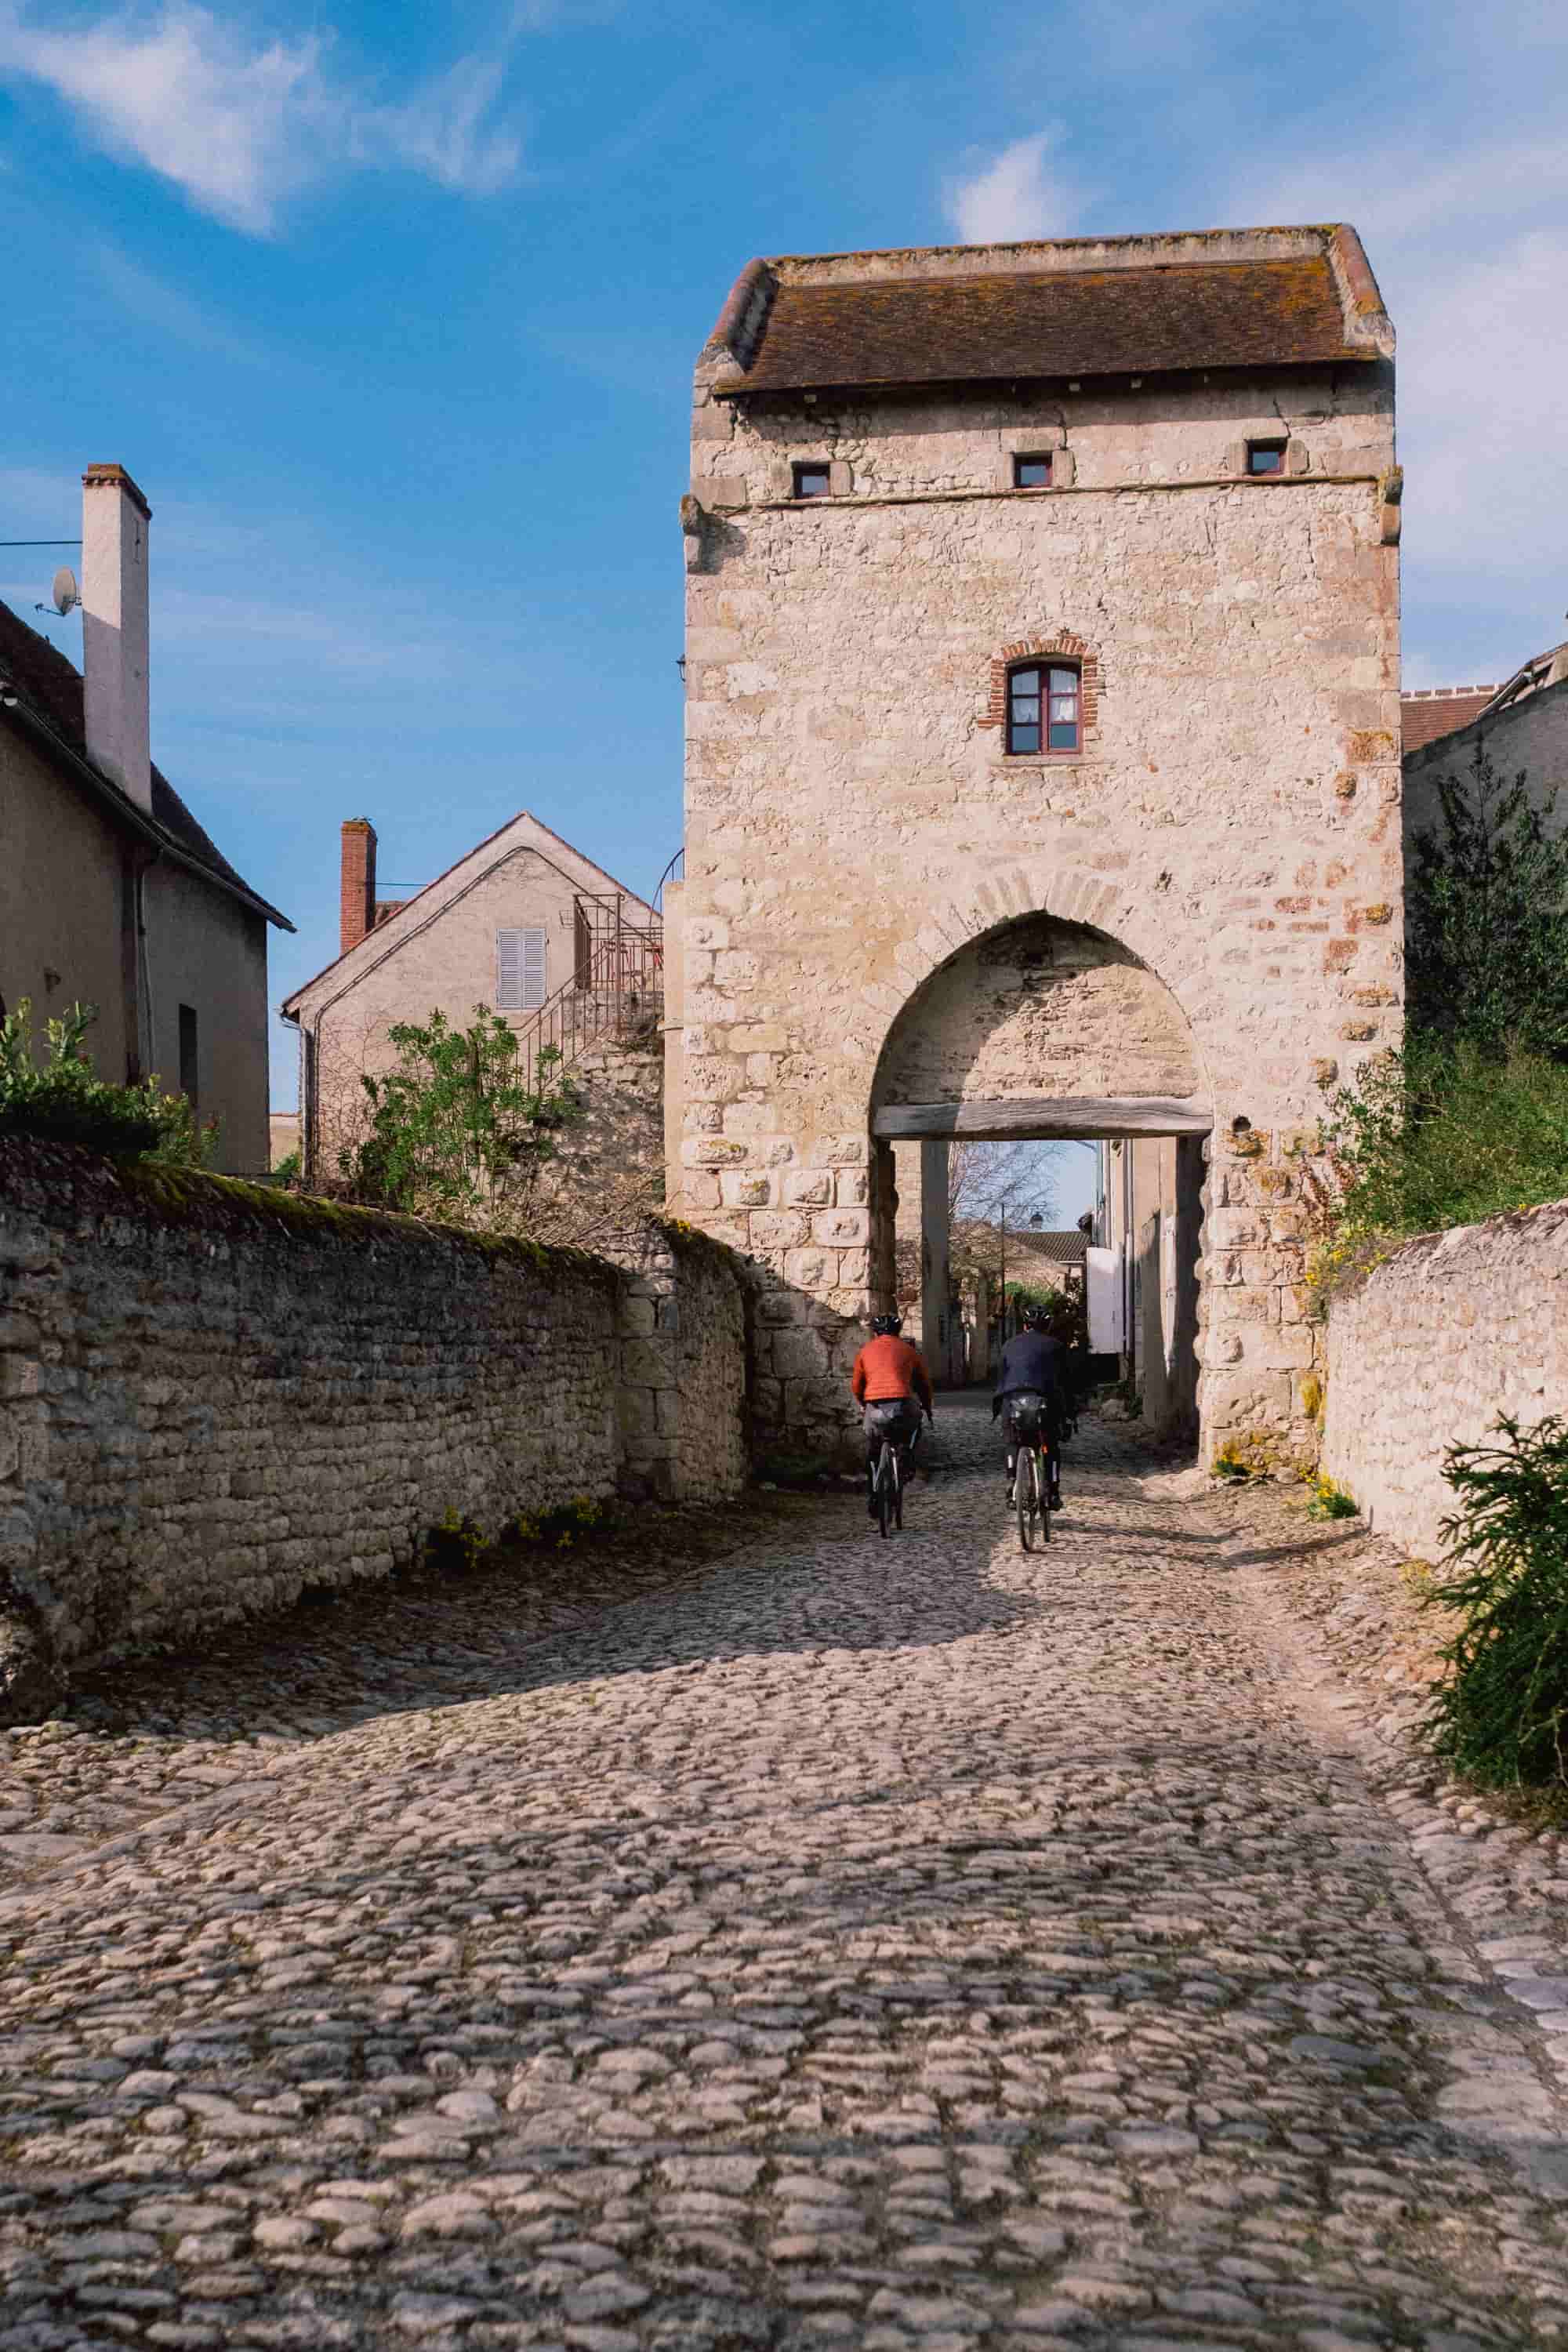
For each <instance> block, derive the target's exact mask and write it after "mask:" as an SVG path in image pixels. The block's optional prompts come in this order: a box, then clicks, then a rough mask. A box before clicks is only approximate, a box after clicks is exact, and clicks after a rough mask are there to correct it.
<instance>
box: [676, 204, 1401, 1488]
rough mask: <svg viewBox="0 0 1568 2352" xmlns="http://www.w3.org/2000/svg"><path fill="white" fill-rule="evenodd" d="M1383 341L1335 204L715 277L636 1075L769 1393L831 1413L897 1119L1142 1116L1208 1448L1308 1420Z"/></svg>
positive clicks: (1385, 541) (1376, 509)
mask: <svg viewBox="0 0 1568 2352" xmlns="http://www.w3.org/2000/svg"><path fill="white" fill-rule="evenodd" d="M1393 353H1394V335H1393V330H1392V328H1391V326H1390V324H1389V321H1388V319H1387V317H1386V315H1385V313H1384V306H1383V302H1382V299H1381V297H1380V295H1379V293H1378V290H1377V287H1376V284H1375V282H1374V280H1373V276H1372V272H1371V270H1370V268H1369V267H1368V264H1367V261H1366V257H1365V256H1364V254H1363V250H1362V247H1361V244H1360V241H1359V239H1358V238H1357V237H1356V236H1355V233H1354V231H1353V230H1352V229H1350V228H1348V227H1345V226H1337V227H1310V228H1300V229H1257V230H1234V231H1232V230H1223V231H1215V232H1210V233H1205V234H1202V235H1193V236H1182V235H1173V236H1158V237H1121V238H1106V239H1081V240H1070V241H1066V242H1058V243H1031V244H1016V245H1004V246H991V247H959V248H949V249H943V248H919V249H914V250H901V251H897V252H890V253H858V254H842V255H830V256H818V257H777V258H773V259H769V260H760V261H754V262H752V263H751V264H750V265H749V266H748V267H747V268H746V269H745V270H744V271H743V272H742V275H741V277H740V278H739V279H738V280H737V282H736V285H735V287H734V289H733V290H732V291H731V296H730V298H729V300H728V301H727V302H726V303H725V305H724V308H723V310H722V312H721V317H720V320H719V322H718V325H717V326H716V328H715V329H714V331H713V333H712V335H711V337H710V340H709V341H708V343H707V345H706V346H705V348H704V350H703V352H702V353H701V355H700V359H699V362H698V365H697V371H696V377H695V383H694V394H693V409H692V439H691V476H690V489H689V494H688V495H687V497H686V498H685V499H684V500H683V502H682V508H681V526H682V532H683V537H684V543H685V550H686V566H687V593H688V608H687V669H686V674H687V679H688V696H689V709H688V729H687V743H688V755H687V776H686V836H685V837H686V879H685V882H684V886H683V888H682V890H681V892H680V894H679V906H678V911H677V912H676V913H675V914H674V915H673V918H672V919H674V920H676V921H678V922H679V931H680V939H679V950H676V948H675V947H674V945H673V943H672V947H671V952H670V959H669V963H670V971H671V973H672V975H673V981H672V985H674V986H675V987H676V988H677V990H678V993H677V994H675V995H674V996H673V997H672V1000H671V1003H670V1005H669V1008H668V1024H669V1033H668V1066H667V1067H668V1076H667V1087H666V1097H667V1102H666V1111H667V1120H668V1126H669V1130H670V1134H671V1141H672V1150H671V1162H672V1165H671V1176H670V1183H671V1189H672V1191H675V1190H677V1189H678V1190H679V1200H678V1202H677V1205H678V1207H679V1211H680V1213H683V1214H685V1215H686V1216H688V1217H690V1218H692V1219H694V1220H696V1221H698V1222H700V1223H703V1224H704V1225H706V1226H707V1227H708V1228H709V1229H710V1231H711V1232H713V1233H714V1234H718V1235H720V1236H721V1237H722V1238H724V1239H725V1240H727V1241H730V1242H731V1243H732V1244H735V1245H736V1246H737V1247H739V1248H741V1249H742V1250H746V1251H749V1252H750V1253H752V1255H754V1256H755V1257H756V1258H757V1259H758V1260H760V1261H761V1262H762V1263H763V1265H765V1266H766V1268H767V1270H768V1282H769V1286H770V1287H769V1289H768V1292H767V1295H766V1296H765V1297H763V1300H762V1302H761V1306H760V1309H759V1314H760V1321H761V1327H762V1329H763V1340H764V1355H763V1360H762V1362H761V1363H760V1365H759V1368H758V1377H757V1384H756V1392H755V1396H754V1400H753V1402H754V1404H755V1407H756V1410H757V1412H758V1416H759V1420H760V1422H761V1423H762V1424H763V1427H764V1428H768V1427H771V1428H772V1429H773V1431H774V1432H776V1433H778V1434H779V1435H780V1436H782V1437H786V1438H797V1439H798V1440H799V1441H800V1442H801V1443H802V1444H808V1445H812V1446H816V1445H820V1444H823V1443H825V1442H828V1441H830V1440H831V1439H833V1438H834V1436H835V1435H836V1434H837V1433H838V1432H839V1431H840V1430H841V1429H842V1428H843V1426H844V1423H845V1420H846V1414H847V1370H848V1364H849V1360H850V1358H851V1357H852V1355H853V1352H854V1349H855V1347H856V1345H857V1344H858V1339H859V1336H860V1333H861V1329H862V1327H863V1320H864V1318H865V1316H866V1315H867V1313H868V1310H870V1308H871V1307H873V1306H874V1304H875V1303H876V1302H877V1301H878V1300H879V1298H880V1297H883V1296H885V1295H887V1293H888V1292H889V1286H890V1281H891V1273H892V1266H893V1259H894V1250H893V1234H894V1229H895V1222H896V1213H897V1203H896V1199H895V1194H896V1190H897V1187H896V1184H895V1181H894V1175H893V1167H894V1162H893V1151H892V1147H893V1146H894V1145H895V1144H896V1143H897V1142H899V1141H900V1140H915V1139H920V1140H921V1141H928V1142H931V1143H934V1144H940V1143H941V1142H942V1140H943V1139H949V1138H952V1137H953V1136H963V1135H975V1136H992V1137H1005V1138H1014V1139H1024V1138H1028V1137H1041V1136H1046V1137H1048V1136H1063V1135H1070V1136H1075V1137H1097V1136H1100V1137H1114V1138H1118V1139H1128V1140H1129V1142H1130V1143H1139V1144H1146V1145H1147V1146H1148V1147H1149V1150H1150V1154H1151V1155H1152V1158H1153V1160H1155V1162H1156V1163H1157V1166H1158V1170H1159V1183H1158V1186H1157V1188H1156V1190H1157V1198H1158V1200H1159V1203H1160V1214H1161V1216H1162V1218H1168V1220H1169V1228H1170V1240H1169V1245H1168V1247H1169V1256H1170V1262H1171V1264H1172V1266H1173V1300H1175V1299H1177V1298H1188V1297H1190V1298H1191V1300H1192V1302H1193V1311H1192V1314H1191V1316H1190V1318H1186V1321H1185V1322H1182V1328H1180V1329H1178V1330H1177V1332H1176V1333H1175V1334H1174V1336H1173V1348H1174V1349H1175V1351H1176V1356H1177V1358H1178V1359H1179V1360H1176V1361H1174V1362H1173V1389H1174V1390H1175V1391H1176V1394H1177V1397H1178V1400H1179V1399H1180V1398H1181V1397H1184V1396H1188V1395H1191V1394H1192V1393H1193V1391H1194V1390H1196V1391H1197V1392H1198V1395H1199V1402H1200V1405H1201V1411H1202V1420H1203V1430H1204V1442H1205V1449H1206V1450H1207V1451H1209V1452H1212V1450H1213V1448H1214V1447H1215V1445H1216V1444H1218V1443H1219V1442H1220V1441H1221V1439H1222V1438H1223V1437H1224V1436H1225V1435H1226V1433H1229V1432H1232V1431H1234V1430H1237V1429H1253V1428H1258V1429H1263V1430H1266V1431H1269V1432H1272V1433H1277V1434H1279V1436H1280V1437H1282V1438H1285V1439H1287V1440H1288V1439H1289V1434H1290V1433H1292V1432H1293V1431H1294V1430H1296V1429H1298V1428H1300V1427H1301V1426H1302V1425H1303V1423H1304V1419H1305V1413H1304V1403H1305V1399H1304V1394H1303V1390H1304V1384H1305V1381H1306V1379H1307V1375H1308V1373H1309V1371H1310V1368H1311V1365H1312V1361H1313V1355H1314V1346H1315V1342H1314V1335H1313V1331H1312V1328H1311V1327H1310V1324H1309V1323H1308V1322H1307V1320H1306V1319H1305V1305H1306V1302H1305V1299H1304V1297H1303V1294H1302V1286H1301V1275H1302V1270H1303V1252H1304V1239H1305V1212H1304V1208H1303V1205H1302V1203H1301V1202H1300V1199H1299V1198H1298V1192H1299V1187H1300V1171H1301V1166H1302V1155H1303V1153H1305V1152H1306V1151H1307V1150H1310V1146H1311V1143H1312V1141H1313V1139H1314V1138H1315V1133H1316V1120H1317V1117H1318V1113H1319V1111H1320V1109H1321V1106H1322V1103H1323V1100H1324V1091H1325V1089H1328V1088H1331V1087H1333V1086H1334V1085H1335V1084H1336V1083H1337V1082H1338V1081H1339V1079H1340V1077H1341V1076H1342V1075H1343V1074H1345V1073H1347V1072H1348V1071H1349V1070H1350V1069H1352V1068H1353V1067H1354V1066H1356V1064H1357V1062H1358V1060H1359V1059H1361V1058H1363V1057H1364V1056H1365V1055H1368V1054H1369V1053H1372V1052H1375V1051H1376V1050H1377V1048H1378V1047H1379V1045H1383V1044H1385V1043H1388V1042H1390V1041H1392V1040H1393V1039H1394V1038H1396V1037H1397V1036H1398V1034H1399V1030H1400V1020H1401V950H1400V935H1401V909H1402V903H1403V873H1402V861H1401V834H1400V813H1399V810H1400V770H1399V701H1398V661H1399V640H1398V554H1397V540H1398V530H1399V518H1400V497H1401V490H1402V480H1401V478H1400V476H1399V473H1398V471H1397V468H1396V467H1395V465H1394V368H1393ZM929 1238H932V1237H931V1235H930V1234H928V1239H929ZM934 1238H935V1239H936V1240H937V1241H940V1236H937V1237H934ZM1165 1246H1166V1245H1165V1244H1164V1243H1163V1242H1162V1248H1164V1247H1165ZM931 1260H932V1267H933V1271H932V1275H931V1279H932V1281H933V1284H935V1285H938V1286H940V1288H939V1291H938V1295H939V1296H944V1295H945V1289H946V1276H945V1268H944V1267H943V1266H942V1264H941V1250H940V1247H938V1246H933V1248H932V1250H931ZM1173 1311H1174V1309H1173ZM1178 1321H1179V1322H1181V1321H1182V1318H1181V1317H1180V1315H1179V1314H1178ZM1189 1327H1190V1328H1189Z"/></svg>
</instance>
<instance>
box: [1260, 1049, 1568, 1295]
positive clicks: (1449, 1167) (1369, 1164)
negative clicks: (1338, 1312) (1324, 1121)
mask: <svg viewBox="0 0 1568 2352" xmlns="http://www.w3.org/2000/svg"><path fill="white" fill-rule="evenodd" d="M1324 1142H1325V1147H1326V1159H1327V1163H1328V1168H1329V1176H1328V1179H1327V1181H1322V1180H1320V1179H1316V1178H1310V1179H1309V1181H1308V1182H1307V1185H1306V1188H1305V1189H1306V1191H1307V1193H1308V1195H1309V1197H1310V1198H1311V1199H1312V1200H1313V1201H1314V1202H1315V1205H1316V1208H1317V1212H1318V1216H1317V1225H1318V1234H1317V1246H1316V1248H1315V1249H1314V1252H1313V1255H1312V1259H1311V1264H1310V1271H1309V1282H1310V1287H1311V1289H1312V1292H1313V1294H1314V1300H1315V1303H1317V1304H1318V1305H1319V1306H1320V1307H1321V1305H1322V1304H1323V1303H1324V1302H1325V1301H1326V1300H1327V1299H1328V1298H1330V1297H1332V1295H1333V1293H1334V1292H1335V1291H1336V1290H1337V1289H1340V1288H1341V1287H1342V1286H1344V1284H1346V1283H1347V1282H1349V1281H1351V1280H1352V1279H1353V1278H1354V1277H1355V1276H1358V1275H1359V1274H1362V1273H1364V1272H1365V1271H1366V1270H1367V1269H1368V1268H1369V1267H1370V1266H1372V1265H1375V1264H1376V1263H1377V1261H1378V1260H1379V1258H1381V1257H1384V1256H1386V1255H1387V1254H1388V1252H1389V1251H1390V1250H1391V1249H1393V1248H1395V1247H1396V1246H1397V1245H1398V1244H1399V1243H1400V1242H1402V1241H1404V1240H1406V1239H1407V1238H1408V1237H1409V1236H1410V1235H1411V1234H1430V1233H1440V1232H1444V1231H1446V1230H1447V1228H1448V1227H1449V1226H1452V1225H1470V1224H1478V1223H1479V1222H1480V1221H1481V1219H1482V1218H1483V1217H1494V1216H1499V1215H1500V1214H1502V1213H1504V1212H1505V1211H1507V1210H1510V1209H1526V1208H1532V1207H1533V1206H1534V1205H1535V1204H1536V1203H1537V1202H1542V1201H1556V1200H1560V1199H1562V1198H1563V1195H1564V1194H1568V1067H1565V1066H1563V1064H1561V1063H1559V1062H1557V1061H1554V1060H1549V1059H1548V1058H1547V1057H1546V1056H1545V1055H1539V1054H1527V1053H1525V1052H1523V1051H1522V1050H1521V1049H1520V1048H1515V1049H1513V1050H1512V1051H1510V1052H1508V1053H1506V1054H1503V1055H1500V1056H1499V1055H1493V1054H1491V1053H1489V1051H1487V1050H1486V1049H1485V1048H1484V1047H1482V1046H1480V1045H1475V1044H1473V1043H1467V1042H1463V1041H1461V1042H1460V1043H1458V1045H1436V1044H1434V1043H1432V1042H1431V1041H1430V1040H1427V1041H1425V1042H1423V1041H1420V1040H1416V1041H1413V1042H1412V1043H1411V1044H1410V1045H1407V1046H1406V1048H1405V1051H1404V1052H1403V1053H1399V1054H1385V1055H1381V1056H1380V1057H1379V1058H1378V1059H1377V1060H1376V1061H1375V1062H1373V1063H1372V1064H1370V1065H1369V1066H1368V1067H1367V1068H1366V1069H1365V1070H1364V1071H1363V1073H1362V1076H1361V1077H1360V1079H1359V1081H1358V1083H1357V1084H1356V1085H1355V1086H1354V1087H1347V1088H1345V1089H1343V1090H1342V1092H1341V1093H1340V1094H1338V1095H1337V1096H1336V1097H1334V1101H1333V1104H1332V1107H1331V1117H1330V1121H1329V1123H1328V1126H1327V1128H1326V1129H1325V1136H1324Z"/></svg>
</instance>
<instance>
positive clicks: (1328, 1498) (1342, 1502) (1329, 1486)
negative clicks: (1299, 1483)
mask: <svg viewBox="0 0 1568 2352" xmlns="http://www.w3.org/2000/svg"><path fill="white" fill-rule="evenodd" d="M1306 1483H1307V1485H1308V1486H1309V1487H1310V1490H1311V1494H1310V1501H1309V1502H1308V1505H1307V1517H1309V1518H1310V1519H1353V1518H1356V1517H1359V1516H1360V1510H1361V1506H1360V1505H1359V1504H1358V1503H1357V1502H1356V1501H1355V1500H1354V1499H1353V1497H1352V1496H1349V1495H1347V1494H1346V1492H1345V1490H1344V1488H1343V1487H1342V1486H1336V1484H1335V1483H1334V1481H1333V1479H1331V1478H1326V1477H1324V1476H1323V1475H1322V1474H1321V1472H1313V1473H1310V1475H1308V1477H1307V1482H1306Z"/></svg>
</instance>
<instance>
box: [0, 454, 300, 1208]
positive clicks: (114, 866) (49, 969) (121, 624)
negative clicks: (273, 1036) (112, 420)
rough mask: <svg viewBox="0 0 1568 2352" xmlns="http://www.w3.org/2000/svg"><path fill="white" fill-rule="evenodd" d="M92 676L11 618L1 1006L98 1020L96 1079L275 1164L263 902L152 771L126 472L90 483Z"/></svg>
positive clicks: (1, 685) (282, 923)
mask: <svg viewBox="0 0 1568 2352" xmlns="http://www.w3.org/2000/svg"><path fill="white" fill-rule="evenodd" d="M82 484H83V487H82V578H81V610H82V624H83V628H82V635H83V650H82V662H83V667H82V669H81V670H78V669H77V668H76V667H74V665H73V664H72V663H71V662H69V661H68V660H67V658H66V656H64V654H62V653H61V652H59V650H58V648H57V647H56V646H52V645H50V644H49V642H48V641H47V638H45V637H42V636H40V635H38V633H37V630H35V629H32V628H29V627H28V625H27V624H26V622H25V621H23V620H21V619H19V618H18V616H17V615H16V614H15V613H13V612H11V611H10V610H9V609H8V608H7V607H6V606H5V605H0V824H3V828H4V847H5V856H4V857H3V858H0V1006H10V1007H11V1008H13V1009H15V1007H16V1004H17V1003H19V1002H20V1001H21V1000H22V999H23V998H24V997H25V998H26V999H28V1000H29V1001H30V1002H31V1003H32V1005H33V1008H34V1020H35V1023H36V1024H37V1029H38V1031H39V1033H40V1034H41V1033H42V1029H43V1024H44V1023H45V1022H46V1021H47V1019H48V1018H49V1016H50V1015H51V1014H54V1013H60V1012H62V1011H64V1010H65V1009H66V1008H67V1007H68V1006H69V1005H70V1004H71V1003H75V1002H77V1001H79V1002H81V1003H84V1004H93V1005H96V1006H97V1008H98V1017H97V1020H96V1023H95V1024H94V1026H93V1028H92V1030H91V1032H90V1034H89V1045H90V1048H91V1052H92V1056H93V1062H94V1065H95V1066H96V1068H97V1069H98V1071H99V1074H100V1076H103V1077H107V1078H113V1079H123V1080H127V1081H131V1082H134V1081H136V1080H138V1079H139V1078H141V1077H142V1076H146V1075H148V1074H150V1073H152V1072H154V1071H155V1072H156V1073H157V1074H158V1076H160V1078H161V1079H162V1080H163V1084H164V1086H165V1087H167V1088H169V1089H170V1090H171V1091H173V1090H174V1088H176V1087H178V1088H179V1089H181V1090H182V1091H183V1092H184V1093H185V1094H186V1095H188V1096H189V1097H190V1098H191V1100H192V1101H193V1102H194V1104H195V1108H196V1110H197V1113H198V1115H199V1116H200V1118H202V1119H204V1120H206V1119H213V1118H216V1120H217V1122H218V1158H217V1165H218V1166H219V1167H220V1168H223V1169H225V1170H226V1171H230V1172H237V1173H245V1172H255V1171H262V1170H264V1169H266V1167H267V1166H268V1123H267V1122H268V1110H267V1098H268V1084H267V1024H268V1003H267V927H268V924H269V923H275V924H276V925H277V926H278V927H279V929H282V930H292V929H293V925H292V924H291V923H290V922H289V919H288V918H287V917H286V916H284V915H280V914H279V911H278V909H277V908H276V907H271V906H268V902H267V900H266V899H265V898H261V897H260V896H259V895H258V893H257V892H256V891H254V890H253V889H252V888H251V887H250V886H249V884H248V883H247V882H246V881H245V880H244V879H243V878H242V877H240V876H239V875H238V874H237V873H236V871H235V869H234V867H233V866H231V865H230V864H229V863H228V860H227V859H226V857H225V856H223V855H222V854H221V852H220V851H219V850H218V849H217V847H216V845H215V844H214V843H213V842H212V840H211V839H210V838H209V837H208V835H206V833H205V832H204V830H203V828H202V826H201V825H200V824H198V823H197V821H196V819H195V816H194V815H193V814H191V811H190V809H189V808H188V807H187V806H186V804H185V803H184V800H183V799H182V798H181V796H180V794H179V793H177V792H175V790H174V786H173V785H172V784H171V783H170V782H169V781H168V779H167V778H166V777H165V776H164V775H163V774H162V772H160V771H159V770H158V769H157V768H156V767H155V766H154V765H153V758H152V751H151V729H150V713H149V705H148V677H147V672H148V651H149V615H148V571H147V549H148V536H149V530H148V527H149V523H150V521H151V509H150V508H149V507H148V504H147V501H146V499H144V498H143V497H142V492H141V491H140V490H139V489H138V488H137V487H136V484H135V483H134V482H133V481H132V478H131V477H130V475H129V474H128V473H126V472H125V470H124V468H123V467H120V466H93V467H89V470H88V472H87V473H86V474H85V475H84V476H83V478H82Z"/></svg>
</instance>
